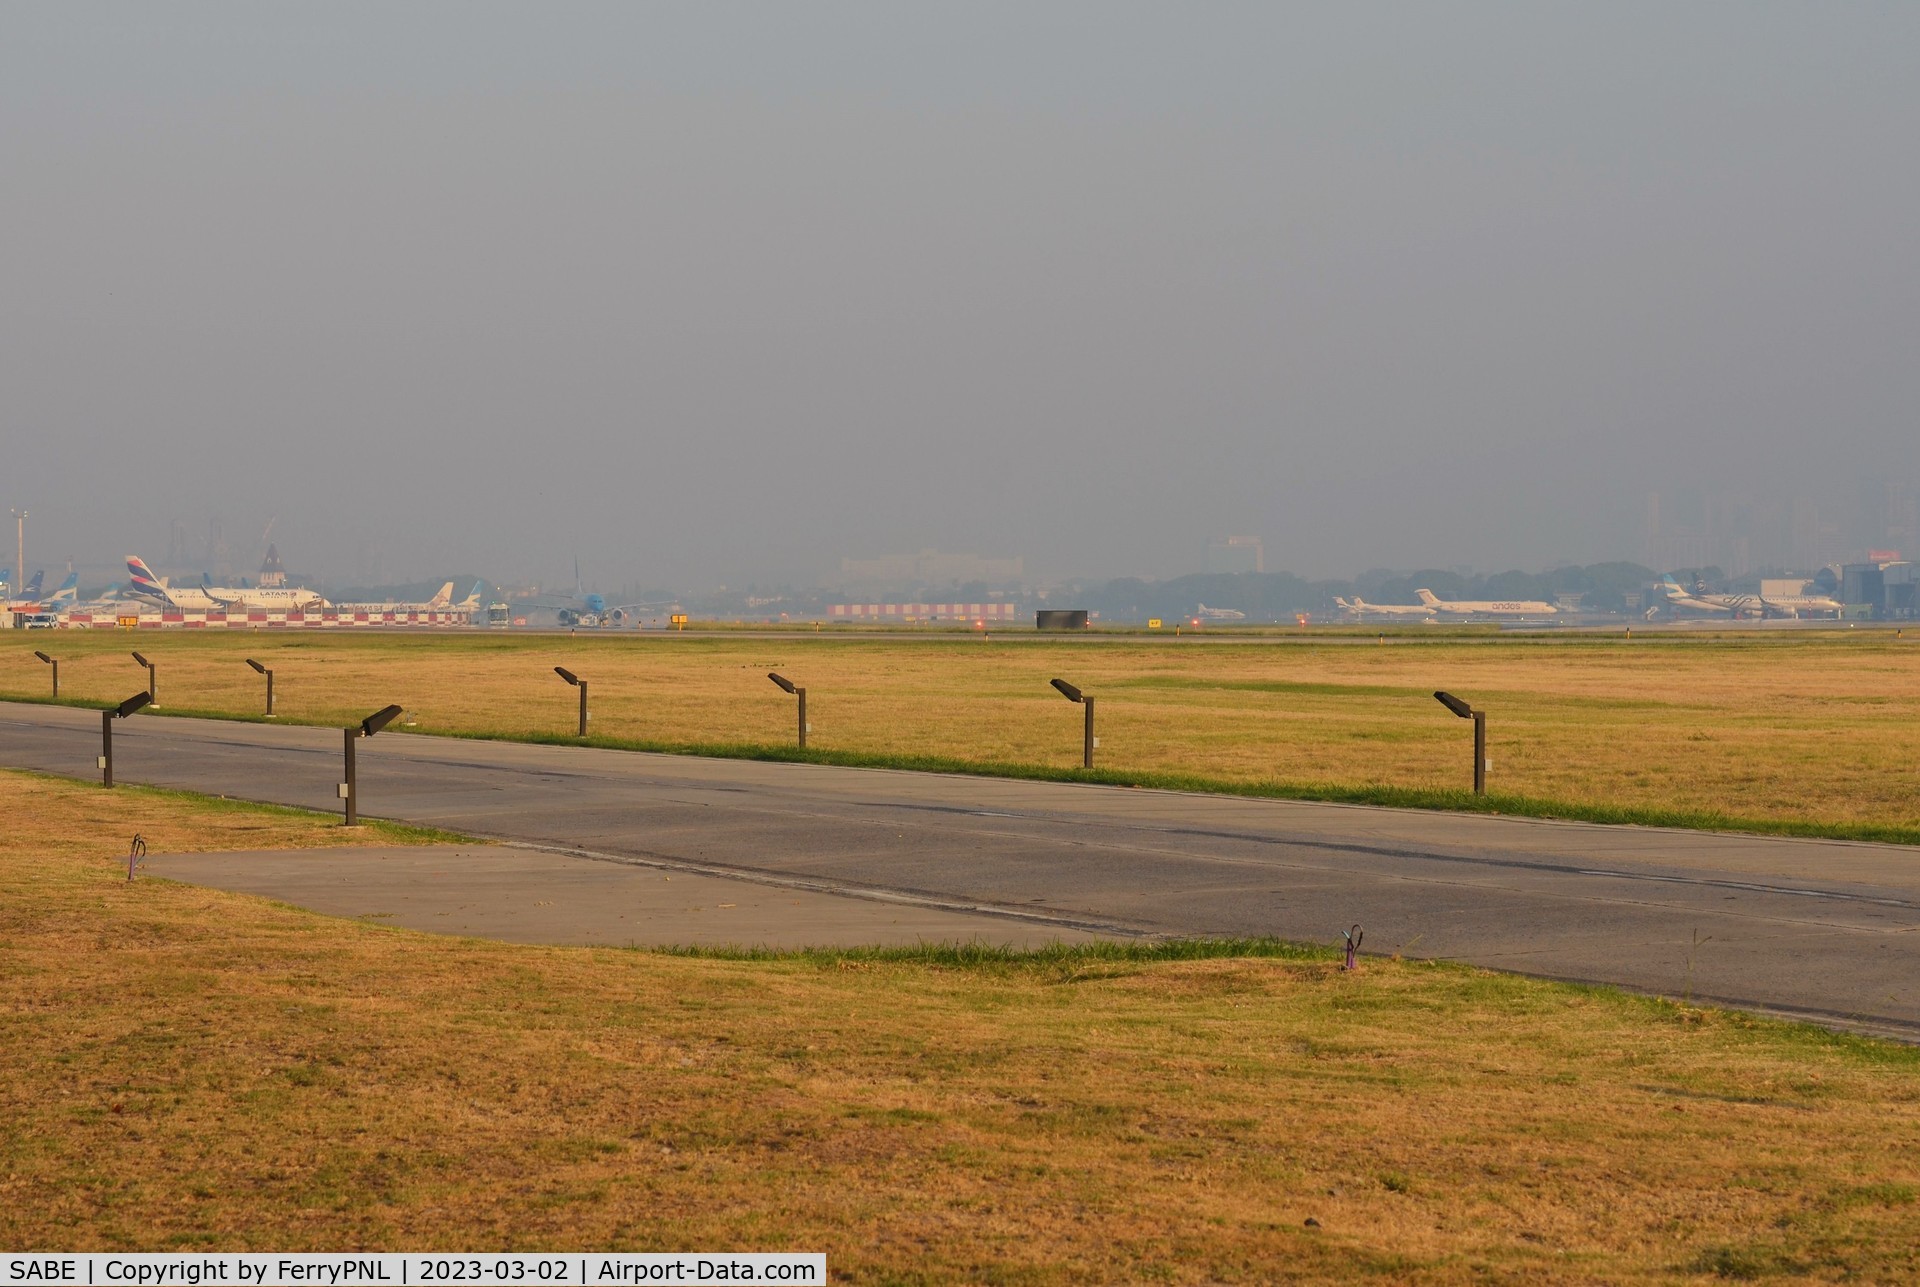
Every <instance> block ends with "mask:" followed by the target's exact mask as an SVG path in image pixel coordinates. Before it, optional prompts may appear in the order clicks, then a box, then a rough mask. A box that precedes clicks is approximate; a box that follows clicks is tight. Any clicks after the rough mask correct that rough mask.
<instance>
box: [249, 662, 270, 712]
mask: <svg viewBox="0 0 1920 1287" xmlns="http://www.w3.org/2000/svg"><path fill="white" fill-rule="evenodd" d="M247 665H249V666H252V667H253V669H254V671H255V673H257V674H261V675H265V676H266V677H267V718H268V719H272V718H273V672H272V671H271V670H269V669H267V668H266V667H265V666H262V665H261V664H260V663H259V662H257V661H255V660H254V659H253V658H251V657H249V658H247Z"/></svg>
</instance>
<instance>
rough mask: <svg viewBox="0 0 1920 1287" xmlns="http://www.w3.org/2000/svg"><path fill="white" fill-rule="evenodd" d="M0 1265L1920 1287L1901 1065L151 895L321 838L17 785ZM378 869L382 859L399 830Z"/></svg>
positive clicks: (1265, 998)
mask: <svg viewBox="0 0 1920 1287" xmlns="http://www.w3.org/2000/svg"><path fill="white" fill-rule="evenodd" d="M0 810H4V813H5V816H6V818H7V826H6V828H5V829H4V831H3V832H0V1013H3V1014H4V1024H0V1110H3V1111H0V1245H4V1246H6V1247H8V1248H12V1249H24V1248H34V1249H64V1248H88V1249H121V1248H138V1249H148V1250H175V1249H192V1248H198V1247H217V1248H221V1249H262V1250H271V1249H322V1250H347V1249H358V1248H376V1249H436V1248H437V1249H462V1250H468V1249H471V1250H490V1249H496V1248H498V1249H541V1248H576V1249H578V1248H592V1249H701V1250H711V1249H745V1250H754V1249H760V1250H768V1249H794V1250H824V1251H825V1252H826V1253H827V1256H828V1264H829V1270H830V1273H831V1274H832V1275H834V1279H835V1281H841V1282H860V1283H948V1282H955V1283H976V1282H998V1283H1036V1284H1039V1283H1065V1282H1097V1283H1106V1282H1122V1281H1124V1282H1155V1281H1166V1282H1191V1283H1217V1282H1235V1283H1266V1282H1274V1281H1281V1280H1292V1281H1301V1282H1336V1281H1337V1282H1341V1283H1351V1282H1354V1281H1361V1280H1364V1281H1373V1282H1394V1283H1404V1282H1412V1283H1436V1284H1439V1283H1465V1282H1476V1283H1479V1282H1501V1281H1506V1282H1526V1283H1542V1282H1566V1283H1573V1282H1606V1283H1619V1282H1633V1281H1644V1282H1667V1281H1688V1280H1696V1281H1710V1280H1713V1279H1715V1278H1728V1277H1731V1278H1752V1277H1773V1276H1793V1277H1804V1278H1807V1279H1814V1280H1833V1281H1842V1280H1844V1281H1861V1282H1894V1281H1913V1280H1914V1279H1915V1278H1917V1277H1920V1250H1916V1249H1917V1248H1920V1201H1917V1200H1916V1197H1917V1195H1920V1052H1916V1051H1914V1050H1912V1049H1908V1048H1904V1047H1896V1046H1892V1045H1887V1044H1882V1043H1876V1042H1871V1041H1866V1040H1861V1039H1857V1038H1852V1037H1844V1036H1837V1035H1833V1034H1829V1033H1825V1032H1821V1031H1819V1030H1815V1029H1811V1028H1805V1027H1799V1026H1794V1025H1788V1024H1780V1023H1774V1022H1770V1021H1764V1020H1756V1019H1750V1018H1746V1017H1743V1016H1738V1015H1730V1014H1726V1013H1721V1012H1716V1011H1705V1010H1698V1009H1693V1008H1690V1007H1687V1006H1684V1005H1679V1004H1672V1003H1667V1002H1660V1001H1653V1000H1646V999H1640V998H1633V997H1627V996H1623V995H1620V994H1616V993H1611V992H1607V991H1604V990H1591V989H1577V988H1570V987H1566V986H1561V985H1555V984H1549V983H1543V982H1537V981H1532V980H1526V979H1518V978H1510V977H1505V976H1499V975H1494V974H1490V973H1487V972H1485V971H1480V970H1474V969H1468V968H1462V967H1454V966H1444V965H1431V964H1416V963H1402V962H1397V961H1377V962H1376V961H1368V962H1364V963H1363V965H1362V968H1361V969H1360V970H1359V971H1358V972H1356V973H1353V974H1346V973H1343V972H1341V971H1340V970H1339V969H1338V966H1337V963H1336V961H1335V960H1334V959H1333V958H1332V957H1331V955H1327V954H1321V953H1318V952H1302V951H1290V950H1287V949H1284V948H1281V947H1279V946H1278V945H1273V944H1245V945H1237V946H1236V945H1227V946H1225V947H1214V948H1211V949H1208V950H1207V951H1204V952H1203V951H1201V950H1200V949H1197V948H1196V949H1191V951H1190V953H1189V959H1178V958H1179V957H1180V956H1181V955H1182V953H1181V952H1179V951H1169V952H1167V953H1166V954H1165V955H1166V956H1167V957H1169V958H1173V959H1151V957H1150V956H1145V957H1143V956H1141V955H1140V954H1138V953H1137V952H1136V953H1135V954H1134V955H1132V956H1129V955H1127V954H1126V953H1124V952H1118V951H1115V952H1108V953H1106V954H1102V953H1101V952H1099V951H1090V952H1080V951H1073V952H1063V953H1059V954H1054V955H1051V956H1049V955H1045V954H1042V955H1038V956H1034V957H1028V958H1004V957H1002V958H994V957H984V958H977V959H970V958H969V957H968V956H967V955H966V954H964V953H960V952H954V951H939V950H928V951H923V952H919V953H913V952H907V953H897V954H892V955H888V954H881V953H868V954H862V953H819V954H812V955H805V954H802V955H793V956H786V957H777V958H771V959H729V958H699V957H689V956H676V955H669V954H662V953H651V952H638V951H622V950H605V949H564V948H538V947H525V946H511V945H505V944H497V943H488V942H481V941H475V940H466V939H457V938H450V937H436V936H431V935H425V934H419V933H414V932H410V931H404V930H395V929H389V928H383V927H381V926H380V925H378V924H377V923H369V922H354V921H345V920H336V919H329V918H326V917H322V916H319V915H315V914H311V913H307V912H303V911H300V910H297V909H294V908H290V907H287V906H285V905H281V904H276V903H272V902H269V901H266V900H263V899H258V898H252V897H246V896H241V895H233V894H226V893H221V892H217V891H210V890H205V889H199V888H194V887H190V886H184V885H177V884H172V883H168V882H165V881H157V880H152V879H147V878H145V877H143V878H141V879H140V880H138V881H136V882H135V883H133V884H128V883H127V882H126V880H125V875H124V869H123V866H122V861H123V856H124V854H125V849H126V843H127V838H128V837H129V836H130V835H131V834H132V833H133V832H134V831H135V830H139V831H141V832H142V833H144V834H145V835H146V836H147V837H148V839H149V841H150V842H151V844H152V846H153V848H154V850H156V851H168V850H179V849H196V850H198V849H219V848H247V849H256V848H268V847H274V846H289V845H313V844H327V843H335V842H338V841H340V840H342V839H348V838H351V839H353V840H355V841H357V842H361V843H364V842H365V840H366V839H367V837H366V836H364V835H362V836H354V835H352V833H346V832H344V831H343V829H342V828H340V827H338V826H336V825H334V823H333V820H332V819H331V818H326V817H320V816H317V815H303V814H298V813H294V812H291V811H285V810H262V809H257V808H254V807H252V806H245V805H238V804H232V803H226V802H211V801H204V800H197V799H194V798H191V797H186V796H182V795H177V794H170V793H162V792H155V791H149V790H143V789H138V788H135V789H122V790H119V791H115V792H105V791H102V790H100V789H98V788H96V787H92V786H87V785H82V784H77V783H70V782H64V781H57V780H53V779H47V778H40V777H34V776H29V775H25V774H19V773H0ZM376 836H384V837H385V838H386V839H387V840H389V841H392V842H394V843H400V842H404V841H405V840H406V839H407V838H408V837H407V835H406V833H403V832H399V831H397V830H394V829H385V830H382V831H378V832H377V833H376Z"/></svg>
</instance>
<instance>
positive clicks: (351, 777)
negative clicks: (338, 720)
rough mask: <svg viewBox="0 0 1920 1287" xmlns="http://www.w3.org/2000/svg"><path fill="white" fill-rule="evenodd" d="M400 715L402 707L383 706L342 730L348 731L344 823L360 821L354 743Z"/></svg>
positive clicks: (351, 823)
mask: <svg viewBox="0 0 1920 1287" xmlns="http://www.w3.org/2000/svg"><path fill="white" fill-rule="evenodd" d="M400 715H401V708H400V707H398V706H382V707H381V708H380V709H379V710H377V711H375V712H374V713H373V714H371V715H369V716H367V717H366V718H365V719H363V720H361V721H360V722H359V724H357V725H353V724H350V725H348V726H347V727H346V728H345V729H344V730H342V731H343V732H345V733H346V749H347V764H346V768H347V774H346V777H347V780H346V781H345V782H342V783H341V784H340V799H341V800H342V801H344V802H345V805H346V815H347V817H346V822H345V824H344V825H346V826H349V827H351V826H354V825H356V824H357V823H358V822H359V821H360V798H359V797H360V779H359V778H358V776H356V774H355V767H354V762H353V744H354V742H355V741H356V740H357V739H359V738H362V737H372V736H373V735H374V734H375V733H378V732H379V731H380V730H381V729H383V728H385V727H386V726H387V725H389V724H391V723H393V721H394V720H396V719H398V718H399V717H400Z"/></svg>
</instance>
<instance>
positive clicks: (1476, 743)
mask: <svg viewBox="0 0 1920 1287" xmlns="http://www.w3.org/2000/svg"><path fill="white" fill-rule="evenodd" d="M1473 793H1474V794H1475V795H1485V794H1486V793H1487V713H1486V712H1485V711H1475V712H1474V713H1473Z"/></svg>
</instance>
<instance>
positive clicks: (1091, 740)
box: [1048, 679, 1100, 769]
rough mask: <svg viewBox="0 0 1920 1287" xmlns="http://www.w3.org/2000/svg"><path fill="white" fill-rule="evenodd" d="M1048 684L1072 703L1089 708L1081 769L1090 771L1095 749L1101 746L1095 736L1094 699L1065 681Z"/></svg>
mask: <svg viewBox="0 0 1920 1287" xmlns="http://www.w3.org/2000/svg"><path fill="white" fill-rule="evenodd" d="M1048 682H1050V683H1051V684H1052V685H1053V686H1054V687H1055V688H1057V689H1059V690H1060V695H1061V696H1062V697H1064V698H1066V699H1067V700H1068V701H1070V702H1078V703H1079V704H1080V705H1082V706H1084V707H1086V708H1087V731H1086V737H1085V738H1084V744H1083V746H1082V748H1081V754H1080V767H1081V768H1083V769H1090V768H1092V767H1093V748H1094V747H1096V746H1098V745H1100V742H1099V739H1097V738H1095V737H1094V735H1093V698H1091V697H1089V696H1087V695H1086V694H1085V693H1083V692H1081V691H1080V690H1079V689H1078V688H1075V687H1074V686H1073V685H1072V684H1069V683H1068V682H1067V681H1066V680H1064V679H1055V680H1050V681H1048Z"/></svg>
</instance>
